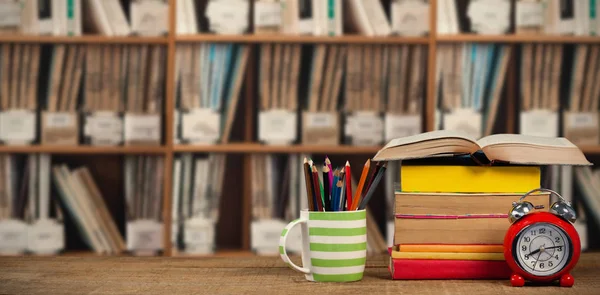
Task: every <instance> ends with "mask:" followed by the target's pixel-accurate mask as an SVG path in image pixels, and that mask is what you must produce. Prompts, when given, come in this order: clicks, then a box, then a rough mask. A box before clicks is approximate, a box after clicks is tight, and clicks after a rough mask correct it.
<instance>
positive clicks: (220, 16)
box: [205, 0, 250, 34]
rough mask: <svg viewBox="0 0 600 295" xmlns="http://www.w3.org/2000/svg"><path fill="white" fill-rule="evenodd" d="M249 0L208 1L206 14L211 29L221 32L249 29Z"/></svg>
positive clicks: (231, 32) (230, 32)
mask: <svg viewBox="0 0 600 295" xmlns="http://www.w3.org/2000/svg"><path fill="white" fill-rule="evenodd" d="M249 11H250V10H249V7H248V1H239V0H238V1H234V0H230V1H208V5H207V6H206V13H205V15H206V16H207V17H208V21H209V24H210V26H209V27H210V30H211V31H213V32H216V33H219V34H242V33H243V32H245V31H246V30H247V29H248V13H249Z"/></svg>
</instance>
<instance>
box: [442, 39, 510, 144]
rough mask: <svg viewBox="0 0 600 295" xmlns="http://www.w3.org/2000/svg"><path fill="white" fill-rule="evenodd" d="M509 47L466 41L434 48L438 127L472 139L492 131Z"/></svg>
mask: <svg viewBox="0 0 600 295" xmlns="http://www.w3.org/2000/svg"><path fill="white" fill-rule="evenodd" d="M510 56H511V48H510V47H508V46H506V45H498V44H477V43H467V44H459V45H447V46H446V45H444V46H440V47H438V58H437V59H438V65H439V66H438V68H437V73H436V89H437V90H436V94H437V98H436V100H437V104H438V105H439V108H440V109H441V113H442V124H443V126H442V128H443V129H445V130H454V131H461V132H465V133H466V134H468V135H469V136H472V137H473V138H481V137H482V136H487V135H490V134H492V132H493V129H494V126H495V123H496V117H497V113H498V109H499V105H500V101H501V100H502V97H501V94H502V89H503V86H504V80H505V76H506V70H507V67H508V61H509V59H510Z"/></svg>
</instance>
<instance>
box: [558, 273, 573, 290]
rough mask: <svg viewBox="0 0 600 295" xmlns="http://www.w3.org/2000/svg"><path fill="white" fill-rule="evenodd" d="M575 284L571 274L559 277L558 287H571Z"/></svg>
mask: <svg viewBox="0 0 600 295" xmlns="http://www.w3.org/2000/svg"><path fill="white" fill-rule="evenodd" d="M573 284H575V279H574V278H573V276H572V275H571V274H566V275H563V276H562V277H560V286H561V287H572V286H573Z"/></svg>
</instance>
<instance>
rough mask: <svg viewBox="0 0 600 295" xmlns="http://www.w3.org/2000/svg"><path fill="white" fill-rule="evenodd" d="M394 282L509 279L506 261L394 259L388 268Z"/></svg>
mask: <svg viewBox="0 0 600 295" xmlns="http://www.w3.org/2000/svg"><path fill="white" fill-rule="evenodd" d="M388 269H389V271H390V274H391V275H392V279H394V280H460V279H467V280H475V279H488V280H494V279H508V278H510V275H511V274H512V272H511V270H510V268H509V267H508V264H506V261H489V260H479V261H477V260H424V259H423V260H420V259H392V258H391V257H390V265H389V267H388Z"/></svg>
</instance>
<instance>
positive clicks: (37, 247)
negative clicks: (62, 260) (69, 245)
mask: <svg viewBox="0 0 600 295" xmlns="http://www.w3.org/2000/svg"><path fill="white" fill-rule="evenodd" d="M64 248H65V227H64V225H63V224H61V223H58V222H57V221H55V220H52V219H40V220H38V221H36V222H35V223H34V224H32V225H30V226H29V233H28V245H27V249H28V250H29V251H31V252H34V253H36V254H54V253H58V252H60V251H61V250H62V249H64Z"/></svg>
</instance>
